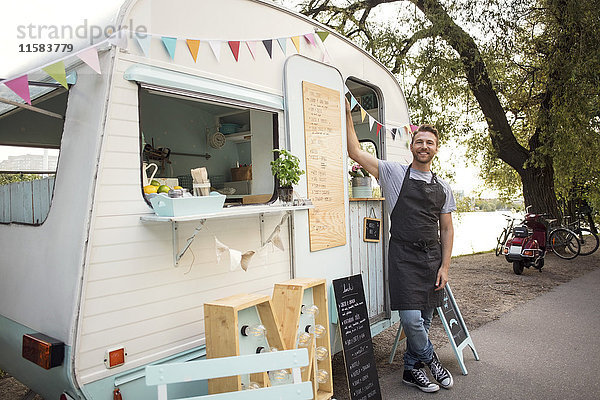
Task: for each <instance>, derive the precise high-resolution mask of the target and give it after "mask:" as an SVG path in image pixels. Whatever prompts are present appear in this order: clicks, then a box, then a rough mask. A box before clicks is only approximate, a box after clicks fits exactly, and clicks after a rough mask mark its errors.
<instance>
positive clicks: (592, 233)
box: [565, 213, 600, 256]
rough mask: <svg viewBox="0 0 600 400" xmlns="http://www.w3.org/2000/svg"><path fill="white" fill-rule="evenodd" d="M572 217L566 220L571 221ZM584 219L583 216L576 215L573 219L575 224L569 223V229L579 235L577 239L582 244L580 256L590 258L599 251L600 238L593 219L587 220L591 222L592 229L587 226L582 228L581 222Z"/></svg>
mask: <svg viewBox="0 0 600 400" xmlns="http://www.w3.org/2000/svg"><path fill="white" fill-rule="evenodd" d="M571 218H572V217H569V216H568V217H565V219H566V220H570V219H571ZM583 219H584V215H583V214H580V213H578V214H575V217H574V218H573V220H574V221H573V222H571V223H567V226H568V228H569V229H571V230H572V231H573V232H575V234H576V235H577V239H578V240H579V243H580V244H581V251H580V252H579V255H580V256H589V255H590V254H593V253H594V252H595V251H596V250H598V246H600V238H598V234H597V230H596V227H595V226H594V221H593V220H592V219H591V218H587V219H588V221H590V222H591V224H590V225H591V226H590V229H588V228H587V227H585V226H582V224H581V221H582V220H583Z"/></svg>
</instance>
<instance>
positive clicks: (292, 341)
mask: <svg viewBox="0 0 600 400" xmlns="http://www.w3.org/2000/svg"><path fill="white" fill-rule="evenodd" d="M303 304H304V305H310V304H314V305H316V306H317V307H318V308H319V314H318V315H317V316H316V317H315V320H314V323H315V324H320V325H323V326H324V327H325V334H324V335H323V336H322V337H321V338H315V337H314V335H311V336H312V337H311V343H310V345H309V348H308V355H309V359H310V362H309V366H308V368H306V369H305V371H304V372H303V374H302V379H303V380H309V379H310V381H311V382H312V383H313V393H316V395H315V397H314V398H315V399H316V400H325V399H330V398H331V397H332V396H333V376H332V371H331V343H330V333H329V307H328V304H327V285H326V281H325V279H310V278H296V279H291V280H288V281H285V282H282V283H278V284H276V285H275V287H274V289H273V309H274V311H275V315H276V317H277V319H278V321H279V328H280V331H281V336H282V339H283V343H284V346H285V348H286V349H288V350H289V349H295V348H298V336H299V335H300V334H301V333H302V332H304V330H305V326H306V324H307V318H308V317H307V316H306V315H302V314H301V308H302V305H303ZM317 346H323V347H325V348H326V349H327V353H328V355H327V358H326V359H324V360H322V361H317V359H316V356H315V349H316V347H317ZM321 369H322V370H325V371H327V373H328V374H329V379H328V381H327V382H325V383H318V382H317V370H321Z"/></svg>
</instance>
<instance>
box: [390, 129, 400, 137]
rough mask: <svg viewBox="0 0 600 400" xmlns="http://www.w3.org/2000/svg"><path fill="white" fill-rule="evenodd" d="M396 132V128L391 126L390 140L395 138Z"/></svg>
mask: <svg viewBox="0 0 600 400" xmlns="http://www.w3.org/2000/svg"><path fill="white" fill-rule="evenodd" d="M397 132H398V129H397V128H392V129H391V131H390V133H391V135H392V140H396V134H397Z"/></svg>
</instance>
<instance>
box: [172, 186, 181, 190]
mask: <svg viewBox="0 0 600 400" xmlns="http://www.w3.org/2000/svg"><path fill="white" fill-rule="evenodd" d="M173 189H183V188H182V187H181V186H173Z"/></svg>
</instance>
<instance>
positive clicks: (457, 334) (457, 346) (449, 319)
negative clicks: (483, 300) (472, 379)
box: [437, 284, 479, 375]
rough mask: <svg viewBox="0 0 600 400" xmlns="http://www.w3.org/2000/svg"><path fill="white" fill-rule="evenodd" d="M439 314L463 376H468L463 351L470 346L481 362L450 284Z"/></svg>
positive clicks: (439, 308)
mask: <svg viewBox="0 0 600 400" xmlns="http://www.w3.org/2000/svg"><path fill="white" fill-rule="evenodd" d="M437 312H438V314H439V316H440V318H441V320H442V324H443V325H444V329H445V330H446V333H447V334H448V339H450V344H452V348H453V349H454V354H455V355H456V358H457V360H458V363H459V364H460V369H461V370H462V373H463V375H467V368H466V367H465V362H464V358H463V349H464V348H465V347H467V346H469V347H470V348H471V351H472V352H473V356H474V357H475V360H477V361H479V355H478V354H477V350H475V345H474V344H473V339H472V338H471V335H469V330H468V329H467V326H466V325H465V321H464V320H463V317H462V315H461V314H460V310H459V309H458V306H457V305H456V301H455V300H454V296H453V295H452V290H451V289H450V285H448V284H446V287H445V288H444V304H443V305H442V306H441V307H438V308H437Z"/></svg>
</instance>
